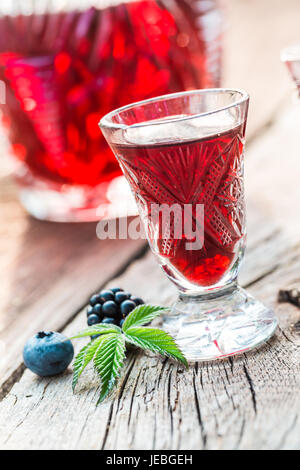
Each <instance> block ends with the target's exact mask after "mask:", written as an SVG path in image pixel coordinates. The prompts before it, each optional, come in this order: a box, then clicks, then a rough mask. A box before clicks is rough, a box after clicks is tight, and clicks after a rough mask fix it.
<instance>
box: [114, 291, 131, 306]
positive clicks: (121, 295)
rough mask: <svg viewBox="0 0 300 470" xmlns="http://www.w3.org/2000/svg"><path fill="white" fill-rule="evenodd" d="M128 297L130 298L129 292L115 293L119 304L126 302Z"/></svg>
mask: <svg viewBox="0 0 300 470" xmlns="http://www.w3.org/2000/svg"><path fill="white" fill-rule="evenodd" d="M128 298H129V295H128V292H117V293H116V294H115V300H116V302H117V304H120V303H121V302H124V300H127V299H128Z"/></svg>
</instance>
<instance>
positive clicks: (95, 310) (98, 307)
mask: <svg viewBox="0 0 300 470" xmlns="http://www.w3.org/2000/svg"><path fill="white" fill-rule="evenodd" d="M93 313H96V315H101V313H102V305H101V304H96V305H94V307H93Z"/></svg>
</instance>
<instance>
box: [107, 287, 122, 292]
mask: <svg viewBox="0 0 300 470" xmlns="http://www.w3.org/2000/svg"><path fill="white" fill-rule="evenodd" d="M110 290H111V291H112V292H113V293H114V294H116V292H121V291H123V290H124V289H121V287H112V289H110Z"/></svg>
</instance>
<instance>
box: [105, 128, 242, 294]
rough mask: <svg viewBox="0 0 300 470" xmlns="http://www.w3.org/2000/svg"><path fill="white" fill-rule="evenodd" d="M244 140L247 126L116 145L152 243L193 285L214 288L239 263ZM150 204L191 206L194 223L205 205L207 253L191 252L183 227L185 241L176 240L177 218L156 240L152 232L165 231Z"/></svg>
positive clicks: (166, 263) (164, 266) (203, 251)
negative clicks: (153, 142) (166, 141)
mask: <svg viewBox="0 0 300 470" xmlns="http://www.w3.org/2000/svg"><path fill="white" fill-rule="evenodd" d="M157 132H158V134H159V130H158V131H157ZM243 139H244V126H238V127H236V128H234V129H231V130H228V131H225V132H223V133H221V134H216V135H212V136H210V137H206V138H201V139H199V140H192V141H188V142H187V141H185V142H180V143H174V144H164V145H159V144H156V145H149V146H148V145H147V146H142V145H139V146H132V145H126V146H125V145H114V146H113V150H114V151H115V153H116V155H117V156H118V158H119V159H120V162H121V166H122V168H123V170H124V173H125V175H126V177H127V179H128V181H129V183H130V185H131V187H132V189H133V192H134V193H135V196H136V200H137V203H138V205H139V206H140V208H141V211H142V213H145V214H147V215H146V219H147V222H146V225H147V227H146V229H147V230H148V234H149V238H150V242H151V245H152V247H153V249H154V251H156V252H157V254H158V255H159V256H160V259H161V260H162V258H163V261H162V262H161V263H162V265H163V269H165V270H166V272H167V273H169V272H170V271H169V267H170V266H171V267H172V268H175V269H176V270H177V271H178V272H179V273H180V274H181V275H182V276H184V278H186V279H187V280H188V281H190V282H191V283H194V284H196V285H199V286H211V285H214V284H216V283H218V282H219V281H220V280H221V279H222V277H223V276H224V274H226V272H227V271H228V270H229V269H230V267H231V266H232V264H233V262H234V261H235V259H236V254H237V245H238V242H239V241H240V240H241V238H242V237H243V235H244V225H243V223H244V197H243V196H244V193H243V162H242V158H243V157H242V152H243ZM151 204H168V205H170V206H171V205H173V204H180V205H181V206H182V207H183V205H184V204H192V205H193V206H192V207H193V217H194V225H195V224H196V223H197V220H196V219H195V217H196V210H195V209H196V204H204V214H205V216H204V244H203V247H202V249H199V250H193V251H191V250H187V249H186V241H187V239H188V237H187V236H186V234H185V233H184V227H183V237H182V239H176V238H173V237H172V234H174V219H172V218H171V226H170V231H169V233H170V235H169V236H168V237H164V236H162V237H161V236H159V237H158V236H157V235H156V237H157V239H156V240H154V239H153V238H152V237H153V233H156V234H157V233H158V232H159V233H160V234H161V233H163V230H164V227H161V226H160V227H158V228H157V227H156V229H157V230H155V227H151V224H152V223H153V220H152V219H151ZM149 214H150V215H149ZM159 223H160V224H161V218H160V219H159ZM172 224H173V225H172ZM151 238H152V240H151Z"/></svg>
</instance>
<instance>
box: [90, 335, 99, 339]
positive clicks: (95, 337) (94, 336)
mask: <svg viewBox="0 0 300 470" xmlns="http://www.w3.org/2000/svg"><path fill="white" fill-rule="evenodd" d="M99 336H101V335H93V336H91V339H92V340H93V339H97V338H99Z"/></svg>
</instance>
